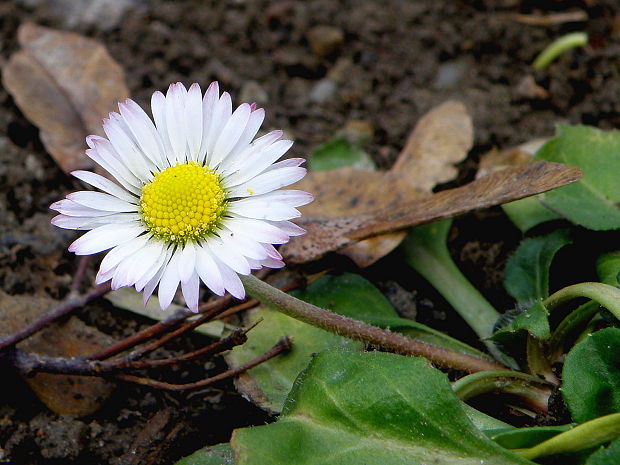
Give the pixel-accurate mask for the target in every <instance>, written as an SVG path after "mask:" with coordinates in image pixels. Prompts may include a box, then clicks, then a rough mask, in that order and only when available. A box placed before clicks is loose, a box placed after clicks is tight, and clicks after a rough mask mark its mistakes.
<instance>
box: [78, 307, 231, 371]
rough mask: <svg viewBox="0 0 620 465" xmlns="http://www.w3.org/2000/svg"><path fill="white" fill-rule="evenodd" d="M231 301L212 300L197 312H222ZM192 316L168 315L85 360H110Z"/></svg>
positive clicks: (180, 311) (179, 313)
mask: <svg viewBox="0 0 620 465" xmlns="http://www.w3.org/2000/svg"><path fill="white" fill-rule="evenodd" d="M231 301H232V296H230V295H227V296H225V297H222V298H221V299H217V300H213V301H211V302H207V303H206V304H203V305H201V306H200V308H199V311H200V312H205V313H206V312H212V311H218V310H222V309H223V308H225V307H226V306H227V305H228V304H229V303H230V302H231ZM192 315H195V313H193V312H190V311H189V310H179V311H178V312H176V313H174V314H172V315H170V316H169V317H168V318H166V319H165V320H164V321H160V322H158V323H155V324H154V325H151V326H149V327H148V328H145V329H143V330H142V331H138V332H137V333H135V334H133V335H132V336H129V337H128V338H125V339H123V340H122V341H119V342H117V343H116V344H112V345H111V346H108V347H105V348H103V349H101V350H99V351H97V352H95V353H93V354H91V355H88V356H86V357H85V358H86V359H87V360H104V359H106V358H110V357H112V356H113V355H116V354H118V353H120V352H123V351H124V350H127V349H130V348H131V347H135V346H137V345H138V344H140V343H142V342H143V341H146V340H147V339H150V338H152V337H155V336H157V335H159V334H162V333H164V332H166V331H168V330H169V329H170V328H172V327H174V326H176V325H178V324H180V323H181V322H182V321H184V320H185V319H187V318H188V317H190V316H192Z"/></svg>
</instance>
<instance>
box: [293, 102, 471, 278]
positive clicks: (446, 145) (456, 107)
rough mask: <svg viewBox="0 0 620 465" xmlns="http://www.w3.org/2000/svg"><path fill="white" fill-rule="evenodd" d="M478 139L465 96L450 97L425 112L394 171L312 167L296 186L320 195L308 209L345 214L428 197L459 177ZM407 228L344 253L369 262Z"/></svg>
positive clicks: (307, 211) (322, 213) (312, 212)
mask: <svg viewBox="0 0 620 465" xmlns="http://www.w3.org/2000/svg"><path fill="white" fill-rule="evenodd" d="M472 144H473V126H472V121H471V117H470V116H469V114H468V113H467V109H466V108H465V106H464V105H463V104H462V103H461V102H456V101H448V102H445V103H443V104H441V105H439V106H438V107H435V108H433V109H432V110H430V111H429V112H428V113H426V114H425V115H424V116H422V118H420V120H419V121H418V122H417V124H416V125H415V127H414V129H413V130H412V132H411V134H410V135H409V137H408V139H407V142H406V143H405V147H404V148H403V150H402V151H401V152H400V154H399V156H398V159H397V161H396V163H395V164H394V166H393V167H392V168H391V169H390V170H389V171H387V172H386V171H383V172H381V171H379V172H362V171H356V170H353V169H351V168H341V169H337V170H332V171H321V172H310V173H308V175H307V176H306V177H305V178H304V179H303V180H302V181H300V182H299V183H297V184H296V186H295V187H296V188H299V189H301V190H305V191H307V192H312V193H313V194H314V196H315V200H314V202H312V203H311V204H309V205H307V206H305V207H303V209H302V213H303V214H304V216H307V217H322V218H339V217H342V216H350V215H359V214H364V213H365V212H367V211H368V210H374V209H376V208H379V207H390V208H393V207H395V206H396V205H398V204H400V203H402V202H406V201H413V200H415V199H417V198H425V197H426V196H427V195H428V193H430V192H431V190H432V189H433V188H434V187H435V186H436V185H437V184H440V183H443V182H447V181H450V180H452V179H454V178H455V177H456V175H457V169H456V168H455V167H454V164H456V163H458V162H460V161H462V160H463V159H464V158H465V157H466V156H467V153H468V152H469V150H470V149H471V147H472ZM405 234H406V233H405V232H403V231H397V232H393V233H390V234H384V235H381V236H377V237H373V238H370V239H366V240H363V241H361V242H357V243H354V244H352V245H350V246H347V247H344V248H343V249H341V250H340V251H339V253H342V254H344V255H346V256H348V257H349V258H351V259H352V260H353V261H355V263H357V264H358V265H359V266H361V267H365V266H369V265H371V264H372V263H374V262H376V261H377V260H378V259H380V258H381V257H383V256H385V255H387V254H388V253H389V252H391V251H392V250H393V249H394V248H395V247H397V246H398V244H400V242H401V241H402V240H403V238H404V237H405Z"/></svg>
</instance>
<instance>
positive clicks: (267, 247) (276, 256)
mask: <svg viewBox="0 0 620 465" xmlns="http://www.w3.org/2000/svg"><path fill="white" fill-rule="evenodd" d="M261 245H262V246H263V248H264V249H265V251H266V252H267V255H269V256H270V257H271V258H274V259H276V260H282V255H280V252H278V251H277V250H276V248H275V247H274V246H273V245H271V244H261Z"/></svg>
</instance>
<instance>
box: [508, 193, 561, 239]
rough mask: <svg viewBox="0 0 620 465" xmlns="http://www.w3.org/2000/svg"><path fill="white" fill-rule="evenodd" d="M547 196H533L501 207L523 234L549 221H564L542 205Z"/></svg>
mask: <svg viewBox="0 0 620 465" xmlns="http://www.w3.org/2000/svg"><path fill="white" fill-rule="evenodd" d="M544 195H545V194H539V195H533V196H531V197H526V198H524V199H521V200H516V201H514V202H509V203H505V204H503V205H502V206H501V207H502V209H503V210H504V213H506V215H508V218H510V221H512V222H513V223H514V224H515V226H516V227H517V228H519V229H520V230H521V231H522V232H526V231H528V230H530V229H532V228H533V227H534V226H537V225H539V224H540V223H545V222H547V221H553V220H559V219H562V217H561V216H560V215H558V214H557V213H554V212H552V211H551V210H549V209H548V208H545V207H544V206H543V204H541V203H540V201H541V200H542V199H544Z"/></svg>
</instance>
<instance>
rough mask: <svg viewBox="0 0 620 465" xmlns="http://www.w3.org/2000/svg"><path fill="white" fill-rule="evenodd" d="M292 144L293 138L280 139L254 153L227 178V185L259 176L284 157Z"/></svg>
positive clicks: (233, 184) (230, 185)
mask: <svg viewBox="0 0 620 465" xmlns="http://www.w3.org/2000/svg"><path fill="white" fill-rule="evenodd" d="M292 145H293V141H292V140H279V141H277V142H274V143H273V144H271V145H269V146H267V147H265V148H263V150H261V151H260V152H258V153H254V154H252V158H251V159H248V160H247V162H246V163H244V165H243V166H242V167H241V168H239V170H238V171H237V172H236V173H233V174H232V175H230V176H228V177H227V178H226V186H228V187H233V186H236V185H238V184H241V183H244V182H246V181H248V180H250V179H252V178H253V177H255V176H258V175H259V174H260V173H262V172H263V171H265V170H266V169H267V168H269V167H270V166H271V165H272V164H273V163H274V162H275V161H276V160H278V159H279V158H280V157H282V155H284V154H285V153H286V152H287V151H288V149H290V148H291V146H292Z"/></svg>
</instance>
